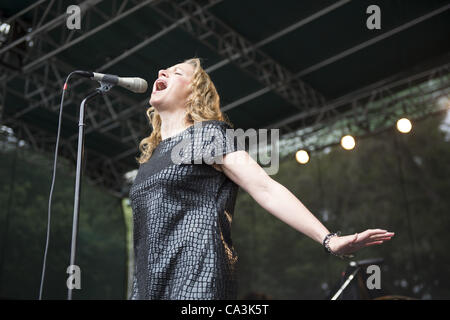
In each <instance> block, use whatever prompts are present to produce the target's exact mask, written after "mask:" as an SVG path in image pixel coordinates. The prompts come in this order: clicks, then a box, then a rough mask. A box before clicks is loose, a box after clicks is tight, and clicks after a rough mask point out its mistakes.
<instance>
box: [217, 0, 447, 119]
mask: <svg viewBox="0 0 450 320" xmlns="http://www.w3.org/2000/svg"><path fill="white" fill-rule="evenodd" d="M449 8H450V5H445V6H442V7H440V8H438V9H436V10H433V11H432V12H430V13H428V14H425V15H423V16H420V17H418V18H416V19H413V20H411V21H409V22H407V23H405V24H403V25H400V26H398V27H396V28H394V29H392V30H390V31H387V32H385V33H383V34H381V35H379V36H377V37H374V38H373V39H370V40H368V41H365V42H363V43H361V44H358V45H356V46H354V47H352V48H350V49H347V50H345V51H343V52H341V53H339V54H337V55H335V56H332V57H330V58H328V59H325V60H323V61H321V62H319V63H317V64H315V65H314V66H311V67H308V68H306V69H304V70H302V71H300V72H297V73H296V74H295V75H294V77H293V78H295V79H297V78H300V77H302V76H305V75H307V74H309V73H312V72H313V71H317V70H319V69H320V68H322V67H324V66H326V65H328V64H330V63H332V62H335V61H338V60H340V59H342V58H344V57H346V56H348V55H350V54H353V53H355V52H357V51H359V50H362V49H364V48H366V47H368V46H370V45H373V44H375V43H377V42H379V41H381V40H384V39H386V38H388V37H391V36H393V35H395V34H397V33H399V32H401V31H404V30H406V29H408V28H411V27H412V26H414V25H416V24H418V23H420V22H423V21H425V20H427V19H430V18H432V17H434V16H436V15H438V14H441V13H443V12H445V11H446V10H448V9H449ZM269 91H270V87H268V86H267V87H265V88H263V89H260V90H257V91H255V92H252V93H250V94H248V95H247V96H244V97H241V98H239V99H237V100H235V101H233V102H230V103H229V104H227V105H225V106H224V107H223V110H224V111H229V110H231V109H233V108H235V107H237V106H240V105H242V104H243V103H245V102H247V101H249V100H252V99H255V98H257V97H259V96H261V95H263V94H265V93H267V92H269ZM326 105H329V104H326ZM320 108H326V106H325V105H322V106H320ZM316 109H317V108H316ZM319 111H320V110H319ZM309 112H314V113H317V112H318V110H314V109H312V110H307V111H305V112H302V113H300V114H299V115H296V116H295V117H299V118H301V117H302V115H304V114H308V113H309ZM288 123H289V122H285V121H283V126H286V125H288ZM277 125H281V123H277ZM271 127H272V126H271Z"/></svg>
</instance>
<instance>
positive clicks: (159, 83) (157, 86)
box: [155, 80, 167, 91]
mask: <svg viewBox="0 0 450 320" xmlns="http://www.w3.org/2000/svg"><path fill="white" fill-rule="evenodd" d="M166 88H167V83H166V82H165V81H163V80H156V83H155V91H163V90H165V89H166Z"/></svg>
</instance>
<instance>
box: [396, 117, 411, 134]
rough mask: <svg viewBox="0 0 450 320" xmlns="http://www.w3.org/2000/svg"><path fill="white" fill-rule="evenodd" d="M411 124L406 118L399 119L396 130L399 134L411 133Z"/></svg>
mask: <svg viewBox="0 0 450 320" xmlns="http://www.w3.org/2000/svg"><path fill="white" fill-rule="evenodd" d="M411 128H412V124H411V121H409V120H408V119H406V118H401V119H399V120H398V121H397V130H398V131H400V132H401V133H408V132H410V131H411Z"/></svg>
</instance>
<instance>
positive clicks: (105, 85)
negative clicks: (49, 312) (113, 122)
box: [67, 81, 113, 300]
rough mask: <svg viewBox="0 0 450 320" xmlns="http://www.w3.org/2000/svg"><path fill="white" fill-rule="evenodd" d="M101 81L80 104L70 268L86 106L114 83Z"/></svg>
mask: <svg viewBox="0 0 450 320" xmlns="http://www.w3.org/2000/svg"><path fill="white" fill-rule="evenodd" d="M99 82H100V88H97V89H95V91H93V92H91V93H90V94H89V95H88V96H87V97H86V98H84V100H83V101H82V102H81V105H80V116H79V122H78V151H77V169H76V176H75V196H74V205H73V223H72V243H71V249H70V264H69V268H72V266H74V265H75V254H76V247H77V233H78V215H79V212H80V190H81V168H82V166H83V157H84V125H85V124H84V115H85V106H86V103H87V101H89V100H91V99H92V98H94V97H96V96H98V95H100V94H104V93H106V92H108V91H109V90H110V89H111V88H112V87H113V85H112V84H111V83H107V82H103V81H99ZM67 288H68V292H67V300H72V287H71V286H70V285H69V283H67Z"/></svg>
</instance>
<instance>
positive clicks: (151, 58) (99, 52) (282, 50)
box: [0, 0, 450, 196]
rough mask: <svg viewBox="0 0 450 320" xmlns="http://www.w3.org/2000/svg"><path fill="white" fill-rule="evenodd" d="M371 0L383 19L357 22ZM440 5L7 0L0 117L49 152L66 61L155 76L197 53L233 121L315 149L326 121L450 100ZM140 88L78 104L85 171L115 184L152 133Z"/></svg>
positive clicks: (356, 127) (366, 127) (69, 112)
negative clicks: (373, 24) (74, 8)
mask: <svg viewBox="0 0 450 320" xmlns="http://www.w3.org/2000/svg"><path fill="white" fill-rule="evenodd" d="M72 4H78V5H79V6H80V8H81V13H82V16H81V28H80V29H79V30H76V29H75V30H69V29H68V28H67V26H66V18H67V15H66V9H67V7H68V6H70V5H72ZM374 4H375V5H377V6H378V7H379V9H380V22H381V25H380V27H381V28H380V29H369V28H368V27H367V25H366V22H367V20H368V19H369V17H371V16H372V14H373V12H372V11H371V12H369V13H367V9H368V7H369V6H370V5H374ZM449 9H450V1H431V0H427V1H423V0H417V1H405V0H403V1H401V0H397V1H395V0H383V1H375V2H374V1H366V0H358V1H348V0H346V1H323V0H320V1H319V0H308V1H298V0H289V1H287V0H282V1H268V0H259V1H242V0H240V1H237V0H210V1H208V0H186V1H152V0H143V1H101V0H86V1H73V0H70V1H15V0H8V1H5V0H3V1H2V2H1V16H0V21H1V23H0V24H1V25H2V27H1V28H2V29H1V30H2V33H1V36H0V43H1V45H0V60H1V64H0V78H1V84H2V87H1V90H0V98H1V100H0V107H1V123H2V124H4V125H6V126H8V127H11V128H13V129H14V130H15V132H16V134H19V132H20V136H21V139H23V140H25V141H26V142H27V143H28V144H29V145H30V146H32V147H33V148H34V149H36V150H46V151H49V152H53V151H54V146H55V138H56V132H57V123H58V114H59V103H60V96H61V88H62V85H63V83H64V79H65V77H66V76H67V75H68V74H69V73H70V72H71V71H74V70H89V71H97V72H102V73H110V74H116V75H120V76H136V77H142V78H144V79H146V80H147V81H148V83H149V85H150V86H152V84H153V82H154V80H155V79H156V78H157V72H158V70H159V69H161V68H163V67H168V66H171V65H173V64H176V63H178V62H181V61H183V60H184V59H187V58H190V57H200V58H202V60H203V66H204V68H205V69H206V70H207V72H208V73H209V74H210V76H211V78H212V80H213V81H214V83H215V84H216V87H217V89H218V91H219V94H220V96H221V103H222V109H223V111H224V112H225V113H226V114H227V115H228V117H229V118H230V120H231V121H232V122H233V123H234V125H235V127H236V128H243V129H244V130H246V129H249V128H255V129H261V128H279V129H280V135H281V137H282V138H283V139H285V140H286V141H287V142H285V143H284V145H283V146H284V150H285V153H286V154H289V152H292V151H294V150H296V149H298V148H300V147H304V148H307V149H309V150H311V151H314V150H320V149H323V148H324V147H326V146H329V145H332V144H335V143H336V142H337V141H336V139H338V138H337V137H338V135H336V134H341V133H344V132H348V133H352V134H353V135H355V136H364V135H368V134H375V133H377V132H379V131H380V130H384V129H386V128H387V127H388V126H391V125H392V123H393V121H394V120H395V119H396V118H397V117H399V116H402V115H407V116H409V117H410V118H412V119H415V118H417V119H418V118H421V117H425V116H427V115H429V114H430V113H434V112H439V111H441V110H442V109H444V108H445V107H446V106H442V105H440V104H439V101H440V100H439V99H441V98H442V97H446V96H447V97H448V95H449V74H450V72H449V62H450V55H449V54H450V51H449V49H450V41H449V39H450V37H449V35H450V28H449V27H450V22H449V21H450V10H449ZM369 20H370V19H369ZM8 26H9V27H8ZM7 29H9V30H7ZM96 86H97V83H96V82H93V81H89V80H80V79H74V80H72V82H71V85H70V88H71V89H70V93H69V95H68V97H67V98H66V102H67V103H66V104H65V107H64V114H65V115H64V117H63V127H62V138H63V140H62V142H61V154H62V155H63V156H64V157H66V158H68V159H71V160H73V161H75V159H76V148H77V132H78V113H77V112H78V109H79V104H80V102H81V100H82V99H83V98H84V97H85V96H86V95H87V94H88V92H90V91H92V90H93V89H94V88H95V87H96ZM149 96H150V92H149V91H148V92H147V93H145V94H133V93H130V92H128V91H126V90H125V89H122V88H119V87H117V88H113V89H112V90H111V91H110V92H109V93H108V94H107V95H106V96H103V97H97V98H96V99H95V100H94V101H92V102H91V103H90V104H89V106H88V111H87V115H86V116H87V119H86V125H87V127H86V128H87V129H86V140H85V148H86V154H87V159H86V161H87V163H86V169H85V175H87V176H89V177H90V178H91V179H92V180H94V181H95V182H96V183H98V184H100V185H103V186H105V187H106V188H108V190H110V191H112V192H114V193H115V194H116V195H118V196H123V195H126V188H125V187H124V183H123V174H124V173H125V172H128V171H130V170H133V169H136V168H137V163H136V162H135V160H134V157H135V156H136V155H137V150H138V149H137V146H138V143H139V141H140V140H141V139H142V138H143V137H145V136H147V135H148V134H149V133H150V127H149V125H148V121H147V119H146V116H145V110H146V108H147V107H148V100H149ZM334 135H336V137H335V136H334ZM330 137H331V138H330Z"/></svg>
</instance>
